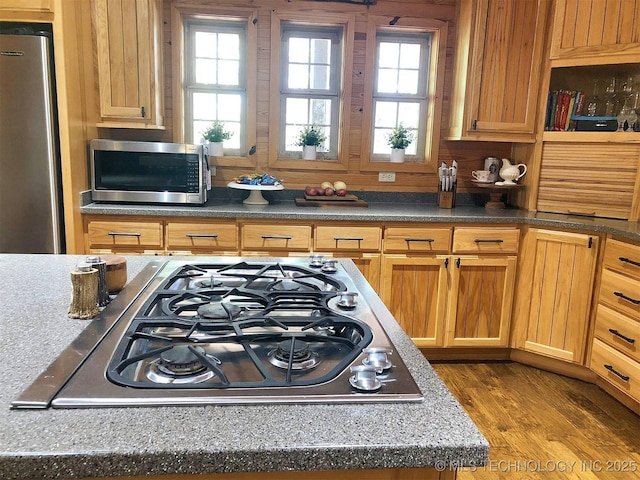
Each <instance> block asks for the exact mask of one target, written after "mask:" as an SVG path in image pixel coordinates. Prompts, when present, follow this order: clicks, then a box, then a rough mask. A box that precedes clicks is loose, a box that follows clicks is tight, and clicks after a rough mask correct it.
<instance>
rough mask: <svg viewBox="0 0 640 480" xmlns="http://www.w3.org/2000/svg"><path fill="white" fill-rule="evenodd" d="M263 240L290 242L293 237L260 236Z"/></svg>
mask: <svg viewBox="0 0 640 480" xmlns="http://www.w3.org/2000/svg"><path fill="white" fill-rule="evenodd" d="M262 238H263V239H265V240H291V239H292V238H293V237H291V236H289V235H262Z"/></svg>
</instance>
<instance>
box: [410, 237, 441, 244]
mask: <svg viewBox="0 0 640 480" xmlns="http://www.w3.org/2000/svg"><path fill="white" fill-rule="evenodd" d="M404 241H405V242H407V243H409V242H427V243H433V242H435V239H433V238H405V239H404Z"/></svg>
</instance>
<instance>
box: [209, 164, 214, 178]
mask: <svg viewBox="0 0 640 480" xmlns="http://www.w3.org/2000/svg"><path fill="white" fill-rule="evenodd" d="M209 171H210V172H211V176H212V177H215V176H216V166H215V165H209Z"/></svg>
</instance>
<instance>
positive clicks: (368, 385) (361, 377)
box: [349, 365, 382, 392]
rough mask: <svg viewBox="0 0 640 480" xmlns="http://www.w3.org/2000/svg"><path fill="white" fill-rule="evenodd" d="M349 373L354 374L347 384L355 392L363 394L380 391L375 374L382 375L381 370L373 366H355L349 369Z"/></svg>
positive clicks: (378, 381)
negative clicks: (358, 391) (359, 391)
mask: <svg viewBox="0 0 640 480" xmlns="http://www.w3.org/2000/svg"><path fill="white" fill-rule="evenodd" d="M350 371H351V373H355V375H352V376H351V377H350V378H349V383H350V384H351V386H352V387H353V388H355V389H356V390H361V391H363V392H375V391H377V390H380V387H381V386H382V382H380V380H378V377H377V376H376V374H377V373H382V369H381V368H378V367H374V366H373V365H356V366H352V367H350Z"/></svg>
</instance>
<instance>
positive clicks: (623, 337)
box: [609, 328, 636, 344]
mask: <svg viewBox="0 0 640 480" xmlns="http://www.w3.org/2000/svg"><path fill="white" fill-rule="evenodd" d="M609 331H610V332H611V333H613V334H614V335H615V336H617V337H620V338H621V339H623V340H624V341H625V342H627V343H631V344H633V343H636V339H635V338H630V337H625V336H624V335H622V334H621V333H620V332H619V331H618V330H616V329H615V328H610V329H609Z"/></svg>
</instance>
